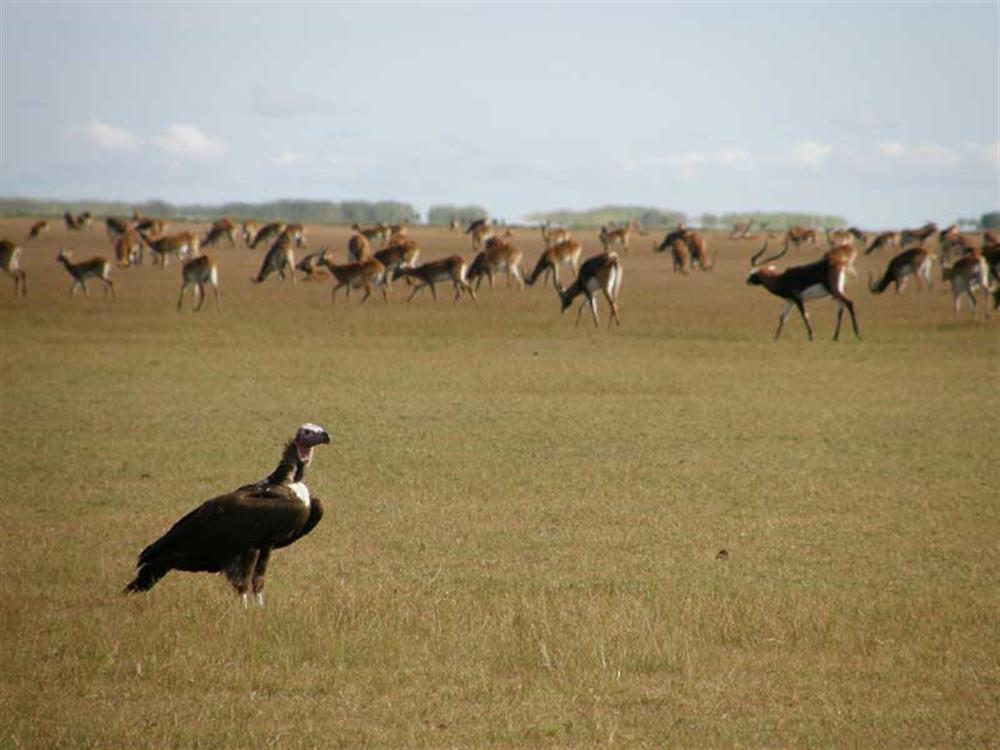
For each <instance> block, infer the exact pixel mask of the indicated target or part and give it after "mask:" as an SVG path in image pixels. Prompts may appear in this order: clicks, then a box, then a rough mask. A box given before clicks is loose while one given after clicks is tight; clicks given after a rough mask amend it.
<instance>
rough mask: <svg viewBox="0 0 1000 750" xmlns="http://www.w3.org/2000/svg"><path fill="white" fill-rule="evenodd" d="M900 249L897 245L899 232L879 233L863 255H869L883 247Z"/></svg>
mask: <svg viewBox="0 0 1000 750" xmlns="http://www.w3.org/2000/svg"><path fill="white" fill-rule="evenodd" d="M889 245H892V246H893V247H900V244H899V232H879V233H878V234H876V235H875V239H873V240H872V244H870V245H869V246H868V249H867V250H865V255H871V254H872V253H874V252H875V251H876V250H881V249H882V248H883V247H889Z"/></svg>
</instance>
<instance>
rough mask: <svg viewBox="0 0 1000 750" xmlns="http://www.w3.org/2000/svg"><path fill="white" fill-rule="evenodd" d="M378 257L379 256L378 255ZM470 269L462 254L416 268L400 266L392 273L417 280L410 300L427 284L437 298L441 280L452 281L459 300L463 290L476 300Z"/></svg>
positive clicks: (393, 275) (393, 276) (456, 297)
mask: <svg viewBox="0 0 1000 750" xmlns="http://www.w3.org/2000/svg"><path fill="white" fill-rule="evenodd" d="M376 257H378V256H377V255H376ZM468 270H469V263H468V261H466V260H465V258H463V257H462V256H461V255H452V256H451V257H450V258H442V259H441V260H432V261H431V262H430V263H424V264H423V265H420V266H417V267H416V268H407V267H403V266H400V267H398V268H396V270H395V271H394V272H393V274H392V278H393V279H398V278H400V277H404V278H408V279H412V280H413V281H415V282H416V284H414V286H413V291H412V292H410V296H409V297H407V298H406V301H407V302H409V301H410V300H412V299H413V297H414V295H415V294H416V293H417V292H419V291H420V290H421V289H423V288H424V287H425V286H426V287H430V289H431V296H432V297H434V299H435V301H436V300H437V289H436V288H435V285H436V284H438V283H440V282H448V281H450V282H451V283H452V285H453V286H454V287H455V299H456V300H457V299H458V298H459V297H461V296H462V292H466V293H467V294H468V295H469V296H470V297H472V300H473V301H474V302H475V301H476V291H475V290H474V289H473V288H472V285H471V284H469V281H468V279H467V278H466V275H467V273H468Z"/></svg>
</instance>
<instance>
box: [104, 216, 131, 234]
mask: <svg viewBox="0 0 1000 750" xmlns="http://www.w3.org/2000/svg"><path fill="white" fill-rule="evenodd" d="M104 226H105V228H106V229H107V230H108V237H118V236H119V235H122V234H125V230H127V229H128V228H129V223H128V222H127V221H125V219H116V218H115V217H114V216H108V217H107V218H106V219H105V220H104Z"/></svg>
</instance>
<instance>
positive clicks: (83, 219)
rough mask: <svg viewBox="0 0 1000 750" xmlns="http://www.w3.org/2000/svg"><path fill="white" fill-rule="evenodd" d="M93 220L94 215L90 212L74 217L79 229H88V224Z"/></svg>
mask: <svg viewBox="0 0 1000 750" xmlns="http://www.w3.org/2000/svg"><path fill="white" fill-rule="evenodd" d="M93 220H94V215H93V214H92V213H90V211H84V212H83V213H82V214H80V215H79V216H77V217H76V224H77V227H79V228H80V229H90V224H91V222H92V221H93Z"/></svg>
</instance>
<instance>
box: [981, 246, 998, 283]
mask: <svg viewBox="0 0 1000 750" xmlns="http://www.w3.org/2000/svg"><path fill="white" fill-rule="evenodd" d="M982 256H983V259H984V260H985V261H986V267H987V268H988V269H989V272H990V276H992V277H993V280H994V281H996V282H997V283H998V284H1000V242H995V243H993V244H991V245H984V246H983V250H982Z"/></svg>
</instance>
